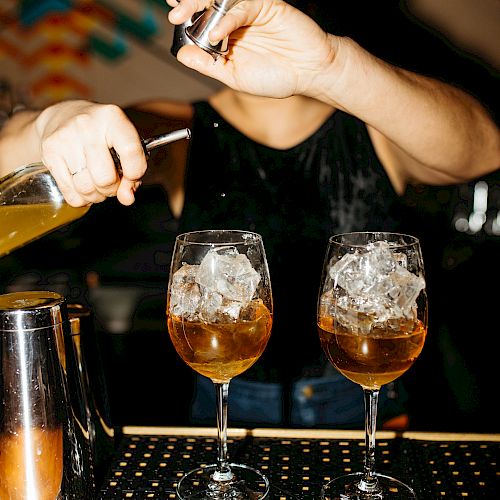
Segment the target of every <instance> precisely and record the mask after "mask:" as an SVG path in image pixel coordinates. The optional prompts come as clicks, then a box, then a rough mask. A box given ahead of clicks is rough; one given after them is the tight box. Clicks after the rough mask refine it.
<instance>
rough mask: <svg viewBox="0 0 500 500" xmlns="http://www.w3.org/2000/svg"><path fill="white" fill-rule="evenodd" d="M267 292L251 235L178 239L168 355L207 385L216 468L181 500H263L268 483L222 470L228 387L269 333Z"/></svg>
mask: <svg viewBox="0 0 500 500" xmlns="http://www.w3.org/2000/svg"><path fill="white" fill-rule="evenodd" d="M272 314H273V303H272V292H271V281H270V277H269V269H268V265H267V260H266V255H265V251H264V246H263V242H262V237H261V236H260V235H258V234H256V233H251V232H245V231H232V230H207V231H194V232H190V233H184V234H181V235H179V236H177V238H176V241H175V246H174V252H173V256H172V263H171V268H170V277H169V283H168V294H167V319H168V331H169V334H170V338H171V340H172V343H173V345H174V347H175V350H176V351H177V353H178V354H179V356H180V357H181V358H182V359H183V361H184V362H185V363H186V364H187V365H188V366H190V367H191V368H192V369H193V370H195V371H196V372H198V373H199V374H201V375H204V376H205V377H208V378H210V379H211V380H212V382H213V383H214V386H215V390H216V402H217V437H218V445H217V462H216V463H215V464H212V465H207V466H204V467H199V468H197V469H195V470H192V471H190V472H188V473H187V474H186V475H184V476H183V477H182V478H181V480H180V481H179V483H178V485H177V495H178V497H179V498H181V499H187V498H189V499H202V498H203V499H205V498H208V499H217V500H219V499H229V498H230V499H262V498H266V497H267V495H268V492H269V481H268V479H267V478H266V477H265V476H264V475H263V474H262V473H261V472H260V471H258V470H256V469H253V468H251V467H249V466H247V465H243V464H234V463H229V461H228V453H227V406H228V389H229V382H230V380H231V379H232V378H233V377H236V376H237V375H239V374H240V373H243V372H244V371H245V370H247V369H248V368H250V367H251V366H252V365H253V364H254V363H255V362H256V361H257V360H258V359H259V357H260V355H261V354H262V353H263V351H264V349H265V347H266V345H267V342H268V340H269V336H270V334H271V326H272Z"/></svg>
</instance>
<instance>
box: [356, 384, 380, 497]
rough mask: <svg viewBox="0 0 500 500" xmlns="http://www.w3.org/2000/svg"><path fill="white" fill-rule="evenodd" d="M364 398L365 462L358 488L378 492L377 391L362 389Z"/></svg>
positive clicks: (368, 491)
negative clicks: (376, 464)
mask: <svg viewBox="0 0 500 500" xmlns="http://www.w3.org/2000/svg"><path fill="white" fill-rule="evenodd" d="M363 393H364V397H365V462H364V466H363V477H362V479H361V481H360V482H359V484H358V488H359V489H360V490H362V491H363V492H367V493H377V492H379V491H380V486H379V484H378V480H377V476H376V475H375V432H376V429H377V407H378V394H379V390H378V389H363Z"/></svg>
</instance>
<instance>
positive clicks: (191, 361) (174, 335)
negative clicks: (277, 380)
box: [168, 300, 272, 383]
mask: <svg viewBox="0 0 500 500" xmlns="http://www.w3.org/2000/svg"><path fill="white" fill-rule="evenodd" d="M252 310H253V314H252V317H250V318H248V319H246V320H244V321H242V320H239V321H237V322H227V323H203V322H200V321H186V320H184V319H183V318H181V317H178V316H174V315H170V314H169V315H168V331H169V334H170V338H171V339H172V343H173V345H174V347H175V350H176V351H177V353H178V354H179V356H180V357H181V358H182V359H183V360H184V362H185V363H187V364H188V365H189V366H190V367H191V368H192V369H193V370H195V371H196V372H198V373H199V374H201V375H204V376H205V377H208V378H210V379H211V380H213V381H214V382H216V383H224V382H228V381H229V380H231V379H232V378H233V377H236V376H237V375H239V374H240V373H243V372H244V371H245V370H247V369H248V368H250V367H251V366H252V365H253V364H254V363H255V362H256V361H257V360H258V359H259V357H260V355H261V354H262V353H263V352H264V349H265V347H266V345H267V342H268V340H269V336H270V334H271V326H272V317H271V313H270V312H269V310H268V309H267V307H266V306H265V305H264V304H263V303H262V301H260V300H257V301H254V304H253V307H252Z"/></svg>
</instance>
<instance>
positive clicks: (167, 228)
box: [0, 0, 500, 432]
mask: <svg viewBox="0 0 500 500" xmlns="http://www.w3.org/2000/svg"><path fill="white" fill-rule="evenodd" d="M328 1H330V0H328ZM377 3H378V4H380V5H373V4H377ZM341 4H342V2H339V5H341ZM358 4H363V2H362V1H360V2H358ZM364 6H365V7H366V9H367V12H366V13H365V14H363V13H361V14H359V13H358V15H357V17H358V19H357V20H356V22H355V24H354V25H353V33H355V36H354V35H353V37H354V38H357V39H358V40H359V41H360V43H362V44H365V45H366V46H367V48H369V49H372V50H373V51H374V52H375V53H377V54H380V55H381V56H382V57H386V58H387V59H389V60H391V61H392V62H394V63H399V61H405V63H408V64H409V65H410V68H415V69H419V70H422V71H424V72H426V73H428V74H432V75H436V76H437V77H442V78H446V79H448V80H450V81H452V82H453V83H455V84H457V85H460V86H463V87H464V88H466V89H467V90H469V91H470V92H472V93H474V94H475V95H476V96H477V97H478V98H480V99H481V100H482V101H483V102H484V103H485V104H486V105H487V106H488V108H489V109H490V110H491V112H492V114H493V115H494V116H495V118H497V120H498V101H497V99H498V94H499V92H498V83H499V79H498V76H499V69H500V36H499V33H500V2H499V1H498V0H474V1H472V0H440V1H439V2H436V1H435V0H407V1H395V0H384V1H383V2H372V1H371V0H366V2H364ZM168 10H169V7H168V6H166V4H165V2H164V0H93V1H92V0H2V1H1V2H0V120H1V119H2V116H4V115H5V111H6V110H7V109H9V108H10V107H11V106H12V104H14V106H18V107H23V106H28V107H42V106H46V105H48V104H50V103H53V102H56V101H59V100H62V99H72V98H84V99H90V100H94V101H99V102H113V103H116V104H119V105H122V106H125V105H128V104H130V103H135V102H140V101H144V100H149V99H161V98H164V99H173V100H181V101H193V100H197V99H203V98H205V97H207V96H208V95H210V94H211V93H212V92H214V90H216V89H217V88H218V87H219V84H217V83H216V82H214V81H212V80H209V79H207V78H204V77H202V76H200V75H198V74H196V73H194V72H192V71H190V70H188V69H186V68H184V67H183V66H181V65H180V64H179V63H177V61H176V60H175V58H174V57H173V56H172V55H171V54H170V46H171V42H172V35H173V29H172V27H171V26H170V25H169V24H168V22H167V19H166V16H167V13H168ZM359 12H363V11H359ZM408 26H411V29H407V27H408ZM2 112H3V113H4V115H2ZM163 196H164V195H162V194H161V193H159V192H158V191H154V190H151V189H149V188H147V187H144V188H141V190H139V193H138V202H139V203H141V200H142V203H143V204H142V208H141V209H139V208H137V207H136V206H135V205H138V204H137V203H136V204H135V205H134V206H133V207H119V206H116V207H114V208H113V210H112V211H109V210H107V208H106V206H105V205H106V204H101V205H102V206H95V207H93V208H92V210H91V211H90V212H89V214H88V215H87V216H85V217H84V218H83V219H82V220H79V221H76V222H75V223H73V224H72V225H71V226H68V227H66V228H63V229H61V230H59V231H56V232H55V233H53V234H51V235H49V236H47V237H45V238H43V239H41V240H39V241H38V242H34V243H32V244H30V245H28V246H27V247H25V248H22V249H19V250H17V251H16V252H13V253H12V254H11V255H9V256H7V257H4V258H2V259H0V292H2V293H4V292H9V291H14V290H21V289H36V288H43V289H51V290H55V291H59V292H61V293H63V294H64V295H66V296H67V297H68V299H69V300H70V301H74V302H80V303H84V304H86V305H88V306H89V307H91V309H92V312H93V314H94V316H95V328H96V329H97V330H98V333H99V338H100V341H101V344H102V345H101V348H102V353H103V354H102V355H103V359H104V365H105V369H106V372H107V380H108V384H109V392H110V398H111V404H112V414H113V419H114V422H115V423H116V424H117V425H121V424H142V425H148V424H149V425H157V424H158V425H159V424H162V425H163V424H176V425H177V424H185V423H186V422H187V421H188V407H189V402H190V398H191V392H190V390H191V389H190V383H191V380H192V373H191V371H190V370H188V369H187V368H186V367H185V365H184V364H183V363H182V362H181V361H180V360H179V359H178V358H177V356H176V355H175V353H174V352H173V350H172V347H171V346H170V342H169V341H168V335H167V330H166V323H165V322H164V319H163V316H164V314H163V310H164V300H165V287H166V284H167V282H166V279H167V276H168V268H169V263H170V253H169V252H170V249H171V245H172V242H173V238H174V236H175V231H176V223H175V220H174V218H173V217H172V215H171V214H170V213H169V211H168V207H166V206H165V205H166V204H165V200H164V197H163ZM406 204H407V207H408V216H407V220H408V224H407V225H408V231H411V232H413V233H414V234H416V235H417V236H419V237H420V238H421V240H422V246H423V250H424V257H425V259H426V265H427V279H428V282H429V294H430V300H431V302H430V304H431V305H430V311H431V320H430V330H429V335H428V340H427V344H426V348H425V349H424V353H423V355H422V357H421V358H420V359H419V360H418V362H417V364H416V365H415V367H414V368H412V370H410V372H409V373H408V374H406V375H405V382H406V384H407V385H408V388H409V391H410V393H411V394H413V395H414V397H412V398H410V401H413V403H412V404H413V405H414V407H413V408H412V412H413V415H414V417H413V418H412V421H411V425H412V428H414V429H424V430H447V431H453V430H474V431H490V432H492V431H494V432H500V424H499V421H498V419H497V418H495V416H494V415H495V413H494V411H493V406H492V405H493V404H494V396H495V392H494V390H495V388H496V377H495V372H494V371H493V367H494V366H495V363H496V362H497V359H496V352H497V349H498V338H497V336H498V333H497V332H498V326H497V322H496V317H495V316H494V314H495V310H496V308H497V307H498V304H499V299H500V295H499V292H498V283H499V282H500V262H499V255H500V175H499V174H498V172H497V173H495V174H492V175H490V176H487V177H485V178H481V179H477V180H475V181H473V182H470V183H467V184H464V185H459V186H445V187H439V188H438V187H428V186H415V187H412V188H411V189H409V190H408V193H407V194H406ZM145 213H147V214H148V218H147V219H146V218H145V217H144V214H145ZM146 220H147V222H146ZM0 224H1V221H0ZM104 224H106V226H104ZM99 227H108V228H109V231H106V233H104V232H99V230H98V229H96V228H99ZM155 232H161V233H162V234H163V237H164V242H165V244H164V246H163V247H161V248H151V246H149V245H148V238H149V236H148V235H151V234H152V233H155ZM127 240H128V241H129V242H130V248H129V251H124V250H123V248H127V243H128V241H127Z"/></svg>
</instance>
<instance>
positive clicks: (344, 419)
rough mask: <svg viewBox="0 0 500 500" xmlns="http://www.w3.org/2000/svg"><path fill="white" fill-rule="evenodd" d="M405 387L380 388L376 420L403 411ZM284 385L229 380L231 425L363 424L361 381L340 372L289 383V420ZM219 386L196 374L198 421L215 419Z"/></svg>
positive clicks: (195, 411)
mask: <svg viewBox="0 0 500 500" xmlns="http://www.w3.org/2000/svg"><path fill="white" fill-rule="evenodd" d="M405 400H406V398H405V392H404V389H403V388H402V387H401V386H400V384H396V386H394V384H388V385H387V386H384V387H382V389H381V390H380V395H379V406H378V420H379V421H384V420H387V419H389V418H391V417H394V416H396V415H400V414H402V413H404V411H405V409H404V403H405ZM283 401H284V398H283V386H282V384H279V383H264V382H254V381H249V380H245V379H244V378H235V379H234V380H232V381H231V383H230V385H229V411H228V419H229V424H230V425H231V426H233V427H234V426H246V427H251V426H280V425H284V424H285V423H289V424H290V425H291V426H293V427H336V428H359V429H361V428H363V425H364V398H363V391H362V389H361V388H360V386H359V385H357V384H355V383H354V382H351V381H350V380H348V379H346V378H345V377H344V376H342V375H340V374H339V373H336V372H333V371H332V372H330V373H328V374H325V375H324V376H322V377H312V378H301V379H299V380H297V381H296V382H294V383H293V384H292V386H291V401H290V415H289V422H288V421H287V420H286V419H285V418H284V409H283ZM215 407H216V403H215V389H214V384H213V383H212V381H211V380H209V379H208V378H206V377H202V376H199V375H198V376H197V379H196V384H195V394H194V400H193V404H192V407H191V418H192V422H193V423H194V424H198V425H214V424H215Z"/></svg>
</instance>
